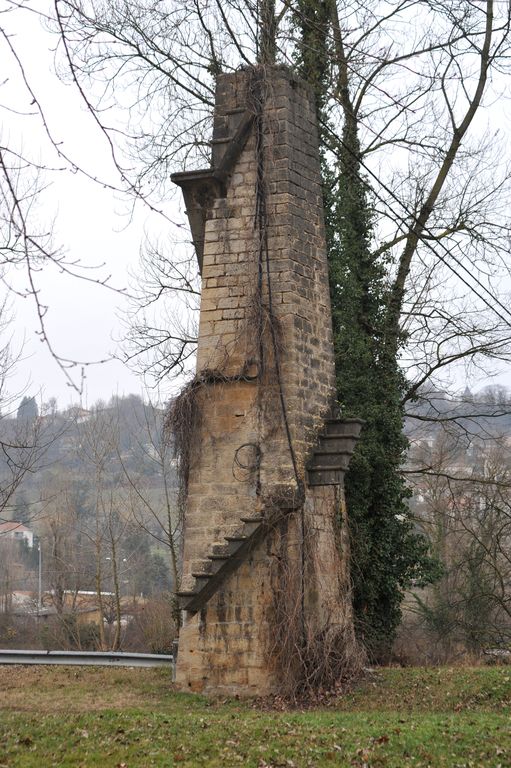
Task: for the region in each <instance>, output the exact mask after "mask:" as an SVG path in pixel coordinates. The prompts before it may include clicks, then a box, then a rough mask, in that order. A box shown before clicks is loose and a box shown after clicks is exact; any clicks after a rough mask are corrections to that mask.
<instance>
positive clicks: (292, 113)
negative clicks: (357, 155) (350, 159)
mask: <svg viewBox="0 0 511 768" xmlns="http://www.w3.org/2000/svg"><path fill="white" fill-rule="evenodd" d="M173 181H174V182H175V183H176V184H178V185H179V186H180V187H181V189H182V191H183V195H184V199H185V205H186V209H187V214H188V217H189V221H190V226H191V230H192V237H193V242H194V245H195V249H196V253H197V257H198V260H199V266H200V269H201V274H202V300H201V309H200V326H199V342H198V355H197V374H196V376H195V378H194V380H193V381H192V382H191V383H190V384H189V385H188V387H187V388H186V389H185V390H184V391H183V393H182V394H181V395H180V397H179V398H178V399H177V401H176V403H175V405H174V410H173V414H172V419H173V423H174V425H176V424H177V425H178V431H180V436H179V443H180V447H181V451H182V455H181V461H182V462H184V463H185V466H182V475H183V478H184V480H185V482H186V508H185V524H184V552H183V579H182V585H181V591H180V593H179V600H180V606H181V608H182V615H183V625H182V628H181V632H180V636H179V653H178V659H177V671H176V677H177V683H178V685H179V686H180V687H181V688H182V689H185V690H191V691H203V692H211V693H228V694H236V693H237V694H256V695H265V694H268V693H272V692H275V691H282V690H283V691H284V692H285V691H288V690H296V689H297V687H299V686H300V685H301V684H303V683H306V684H310V685H316V686H317V685H321V684H323V683H325V682H326V683H328V682H331V679H332V677H335V675H336V674H339V673H340V672H342V669H343V664H345V663H346V659H347V658H348V657H349V655H350V653H351V652H352V646H353V643H354V640H353V633H352V616H351V607H350V595H349V582H348V576H347V558H348V539H347V531H346V525H345V520H344V512H343V509H344V506H343V489H342V483H343V477H344V471H345V470H346V468H347V465H348V462H349V458H350V455H351V453H352V452H353V449H354V447H355V442H356V439H357V437H358V433H359V431H360V422H358V421H357V420H341V419H340V418H339V416H338V413H337V411H336V408H335V376H334V353H333V344H332V328H331V317H330V301H329V288H328V274H327V260H326V246H325V232H324V223H323V207H322V192H321V179H320V166H319V154H318V135H317V124H316V114H315V108H314V98H313V94H312V92H311V90H310V89H309V88H308V86H307V85H306V84H304V83H303V82H301V81H300V80H299V79H297V78H296V76H295V75H294V74H293V73H292V72H291V71H290V70H288V69H287V68H285V67H271V68H262V67H254V68H248V69H244V70H240V71H238V72H235V73H233V74H225V75H220V76H219V77H218V82H217V92H216V107H215V115H214V130H213V140H212V164H211V167H210V168H208V169H207V170H204V171H192V172H187V173H180V174H176V175H175V176H173ZM180 419H181V421H180Z"/></svg>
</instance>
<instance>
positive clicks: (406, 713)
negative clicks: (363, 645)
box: [0, 667, 511, 768]
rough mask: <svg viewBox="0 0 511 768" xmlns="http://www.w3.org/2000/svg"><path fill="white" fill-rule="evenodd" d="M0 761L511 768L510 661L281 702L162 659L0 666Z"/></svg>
mask: <svg viewBox="0 0 511 768" xmlns="http://www.w3.org/2000/svg"><path fill="white" fill-rule="evenodd" d="M0 766H1V767H2V768H4V766H9V768H14V766H23V768H36V767H37V768H50V766H83V767H84V768H89V766H101V768H145V766H166V767H170V766H183V767H184V766H219V768H220V767H221V768H224V766H253V767H254V768H269V767H270V766H272V767H273V766H275V768H277V766H279V767H280V766H282V767H283V768H293V766H296V768H298V767H299V768H308V767H309V766H311V767H312V766H350V768H351V767H353V766H355V768H356V767H358V768H376V767H378V768H379V767H380V766H386V767H387V768H391V767H392V768H406V767H407V766H415V767H417V768H419V767H420V766H421V767H424V766H432V768H437V766H439V767H442V768H443V766H450V767H451V768H462V767H463V768H469V766H470V767H473V768H481V767H482V766H485V767H486V766H488V768H490V767H491V768H498V767H499V766H500V768H508V767H510V766H511V669H509V668H506V667H494V668H484V669H479V668H478V669H471V668H459V669H448V668H446V669H381V670H377V671H375V672H374V673H370V674H368V676H367V677H366V679H365V680H364V681H363V682H362V683H361V684H360V686H359V687H358V688H357V689H356V690H355V691H353V692H352V693H350V694H347V695H346V696H344V697H341V698H340V699H338V700H337V701H336V702H335V703H332V705H331V706H330V707H328V708H321V709H313V710H308V711H299V710H292V711H272V710H268V709H261V708H258V707H257V706H255V705H254V704H253V703H251V702H239V701H233V700H216V701H209V700H207V699H204V698H202V697H199V696H189V695H185V694H179V693H175V692H173V691H172V686H171V684H170V682H169V678H168V672H166V671H164V670H162V669H147V670H144V669H140V670H139V669H137V670H128V669H102V668H98V669H94V668H76V667H68V668H66V667H0Z"/></svg>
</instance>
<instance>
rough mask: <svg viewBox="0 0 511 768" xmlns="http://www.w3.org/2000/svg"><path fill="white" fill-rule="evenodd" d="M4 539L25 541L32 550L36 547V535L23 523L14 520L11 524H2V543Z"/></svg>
mask: <svg viewBox="0 0 511 768" xmlns="http://www.w3.org/2000/svg"><path fill="white" fill-rule="evenodd" d="M2 539H4V540H5V539H10V540H14V541H22V540H25V541H26V542H27V544H28V546H29V547H30V548H32V547H33V546H34V533H33V531H31V530H30V528H27V526H26V525H23V523H18V522H16V521H15V520H12V521H11V522H10V523H0V542H1V541H2Z"/></svg>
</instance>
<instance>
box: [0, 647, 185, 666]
mask: <svg viewBox="0 0 511 768" xmlns="http://www.w3.org/2000/svg"><path fill="white" fill-rule="evenodd" d="M173 662H174V657H173V656H171V655H170V654H169V655H166V654H158V653H123V652H120V651H117V652H115V651H2V650H0V664H69V665H72V666H100V667H168V666H172V664H173Z"/></svg>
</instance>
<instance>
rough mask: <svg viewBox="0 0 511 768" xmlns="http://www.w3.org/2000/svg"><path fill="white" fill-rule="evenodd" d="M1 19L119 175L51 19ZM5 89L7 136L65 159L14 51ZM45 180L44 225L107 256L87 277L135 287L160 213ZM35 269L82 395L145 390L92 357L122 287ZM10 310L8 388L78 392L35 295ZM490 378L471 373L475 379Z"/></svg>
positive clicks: (56, 126)
mask: <svg viewBox="0 0 511 768" xmlns="http://www.w3.org/2000/svg"><path fill="white" fill-rule="evenodd" d="M0 3H6V0H0ZM7 5H9V3H8V0H7ZM39 5H40V7H41V8H42V7H44V2H42V3H40V4H39V3H38V4H37V7H39ZM5 7H7V6H5ZM2 25H3V27H4V28H6V29H7V30H8V32H9V33H10V34H12V35H13V37H12V38H11V40H12V42H13V45H15V48H16V51H17V53H18V55H19V56H20V58H21V59H22V62H23V66H24V68H25V71H26V75H27V78H28V80H29V82H30V83H31V85H32V87H33V88H34V90H35V91H36V94H37V97H38V98H39V99H40V100H41V103H42V106H43V108H44V112H45V116H46V118H47V120H48V124H49V128H50V131H51V132H52V134H53V136H54V138H55V140H56V141H57V142H58V144H59V146H60V147H61V149H62V150H63V151H65V152H66V154H67V155H68V156H69V157H71V158H72V159H75V160H76V162H77V163H79V164H80V165H81V166H82V167H83V168H84V169H85V170H86V171H87V172H88V173H89V174H91V175H92V176H99V177H101V179H103V180H105V181H107V182H110V183H113V184H117V183H118V178H117V175H116V172H115V169H114V166H113V163H112V161H111V158H110V155H109V148H108V145H107V143H106V141H105V139H104V137H103V136H102V135H101V134H100V133H99V132H98V130H97V128H96V126H95V125H94V123H93V121H92V118H91V116H90V114H88V113H87V111H86V110H85V108H84V106H83V104H82V103H81V101H80V99H79V97H78V94H77V92H76V89H75V88H74V87H73V86H70V85H67V86H66V85H64V84H63V83H61V82H60V81H59V80H58V79H57V78H56V76H55V72H54V52H53V51H52V47H53V46H54V44H55V38H54V37H52V35H51V34H50V33H49V32H48V31H47V30H45V29H44V27H43V25H42V24H41V20H40V18H39V16H37V15H36V14H31V13H29V12H20V11H15V12H13V13H10V14H3V16H2ZM0 97H1V98H0V102H1V104H2V105H6V104H7V105H9V107H10V109H16V110H18V111H19V112H22V113H24V114H23V115H22V116H19V115H16V114H13V113H12V112H11V111H6V110H2V119H3V126H2V135H3V138H4V140H5V141H6V142H9V143H11V144H12V143H13V142H14V143H16V142H18V143H19V146H20V147H22V148H23V150H24V151H25V152H27V153H28V154H30V156H31V157H32V159H34V160H36V161H40V163H41V164H42V165H48V166H51V167H58V166H60V165H62V164H63V163H62V161H61V160H60V159H59V157H58V155H57V153H56V151H55V149H54V148H53V147H52V146H51V143H50V142H49V141H48V140H47V137H46V136H45V134H44V131H43V129H42V125H41V120H40V117H39V116H37V115H36V114H35V112H36V110H35V107H34V105H33V104H31V100H30V96H29V94H28V93H27V91H26V90H25V89H23V88H20V73H19V72H18V71H16V66H15V63H14V62H13V60H12V58H11V59H10V64H9V69H8V81H7V82H6V83H4V84H3V85H1V90H0ZM509 110H510V105H509V101H505V100H504V101H503V100H502V99H500V101H499V105H498V106H497V108H496V109H493V110H491V111H485V112H484V113H481V115H480V116H479V117H478V120H479V121H480V122H481V125H482V123H484V124H487V123H488V122H489V123H490V124H492V125H493V126H496V125H501V126H502V128H503V129H504V130H505V131H506V132H507V131H508V130H509V128H508V121H509ZM30 113H32V114H30ZM41 182H42V183H44V184H49V186H48V188H47V189H46V191H45V192H44V194H42V195H41V196H40V198H39V201H38V204H37V210H36V211H35V214H36V217H37V219H38V221H39V223H40V227H41V229H42V230H44V231H46V230H48V229H49V228H50V227H52V226H53V228H54V243H55V245H56V246H57V247H62V248H63V249H64V250H65V251H66V253H67V255H68V258H69V259H70V260H72V261H75V260H76V261H79V262H80V263H81V264H82V265H83V266H86V267H94V266H95V265H102V264H104V266H103V267H99V269H98V271H97V272H88V273H87V274H88V276H89V277H92V276H94V275H97V277H98V279H103V278H105V277H106V276H107V275H111V278H110V281H109V284H110V285H111V286H112V287H115V288H118V289H120V290H122V289H129V287H130V279H129V274H130V272H131V273H134V272H135V271H136V267H137V263H138V258H139V249H140V244H141V241H142V239H143V237H144V233H149V234H150V235H153V236H158V235H159V234H162V233H163V232H164V229H163V225H162V223H161V221H159V220H158V218H157V217H155V216H154V214H153V215H151V214H150V212H149V211H148V209H145V208H143V207H142V206H140V207H139V208H137V209H136V210H135V212H134V215H133V216H131V215H130V208H129V205H128V202H127V200H126V199H123V198H122V197H121V196H120V195H118V194H115V193H112V191H111V190H109V189H106V188H104V187H102V186H101V185H98V184H96V183H94V182H92V181H90V180H87V179H86V178H85V177H84V176H83V175H82V174H80V173H73V172H71V171H70V170H69V169H68V170H65V171H62V172H58V173H50V172H47V173H45V174H44V175H43V177H42V179H41ZM165 204H166V206H167V208H166V210H167V213H168V214H169V215H170V216H171V218H172V219H177V220H180V221H181V222H182V221H183V211H182V203H181V199H180V195H179V192H178V191H177V190H176V194H175V195H174V197H172V198H171V199H170V200H168V201H165ZM6 277H7V281H8V282H9V284H10V285H11V286H12V287H14V288H18V289H20V288H21V287H22V286H23V281H24V277H25V276H24V275H23V274H22V273H21V272H20V273H16V274H12V273H9V274H8V275H7V276H6ZM36 277H37V280H38V285H37V288H38V290H39V291H40V296H41V300H42V302H43V303H44V304H45V305H47V306H48V313H47V316H46V324H47V330H48V332H49V337H50V339H51V343H52V344H53V346H54V348H55V350H56V352H57V353H58V354H59V355H61V356H62V357H64V358H71V359H74V360H78V361H82V362H87V363H90V365H87V366H86V367H85V376H86V378H85V387H84V391H83V396H82V402H83V403H84V404H92V403H93V402H94V401H95V400H97V399H98V398H102V399H108V398H109V397H110V396H111V395H112V394H116V393H117V394H123V393H128V392H141V391H142V389H143V382H142V381H141V380H140V378H138V377H137V376H135V375H134V374H133V373H132V372H130V371H129V369H128V368H126V367H125V366H124V365H122V364H121V363H120V362H119V361H115V360H114V361H110V362H107V363H104V364H95V361H98V360H103V359H106V358H111V357H112V355H115V354H119V347H118V343H119V341H122V338H123V336H124V334H125V327H124V325H123V318H124V320H125V318H126V301H125V300H124V298H123V296H122V294H120V293H116V292H115V291H112V290H108V289H106V288H104V287H101V286H99V285H93V284H91V283H88V282H84V281H82V280H79V279H72V278H70V277H67V276H65V275H62V274H59V272H58V270H57V269H45V270H43V271H41V272H40V273H38V274H37V276H36ZM12 310H13V312H14V313H15V315H16V325H15V333H14V339H13V344H14V347H15V348H17V347H18V348H19V347H20V346H21V345H22V343H23V355H22V359H21V360H20V363H19V365H18V367H17V372H16V375H15V376H14V377H12V379H11V380H10V382H9V388H10V390H11V392H16V391H19V392H21V391H24V392H26V393H30V394H38V395H40V396H41V397H42V399H48V398H49V397H51V396H56V397H57V399H58V401H59V405H60V406H61V407H64V406H65V405H67V404H68V403H70V402H76V401H77V400H79V396H78V394H77V392H76V391H75V390H74V389H73V388H72V387H70V386H69V385H68V382H67V381H66V378H65V376H64V375H63V373H62V372H61V371H60V369H59V368H58V366H57V365H56V363H55V362H54V360H53V359H52V357H51V355H50V353H49V351H48V349H47V348H46V347H45V345H44V344H42V343H41V342H40V340H39V339H38V337H37V330H38V328H37V316H36V313H35V307H34V302H33V300H32V299H31V298H30V297H29V298H26V299H23V298H21V297H19V296H18V297H16V296H15V297H14V298H13V306H12ZM80 371H81V366H77V368H76V369H74V370H73V371H72V375H73V377H74V380H75V381H76V383H77V384H78V385H79V384H80V378H81V377H80ZM495 380H496V381H497V382H499V383H505V384H508V382H509V371H508V369H507V368H506V367H505V366H503V367H502V369H501V370H500V372H499V374H498V376H497V377H496V379H495ZM485 383H487V382H485V381H484V380H481V381H480V382H469V384H470V385H471V386H474V387H475V388H477V387H479V386H483V385H484V384H485ZM179 384H180V382H174V383H172V384H170V383H169V390H172V389H174V390H175V389H176V388H177V387H178V386H179ZM458 384H459V388H460V389H463V388H464V386H465V381H464V379H463V371H462V370H461V369H460V375H459V381H458ZM166 394H168V391H167V392H162V393H161V397H165V395H166Z"/></svg>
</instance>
